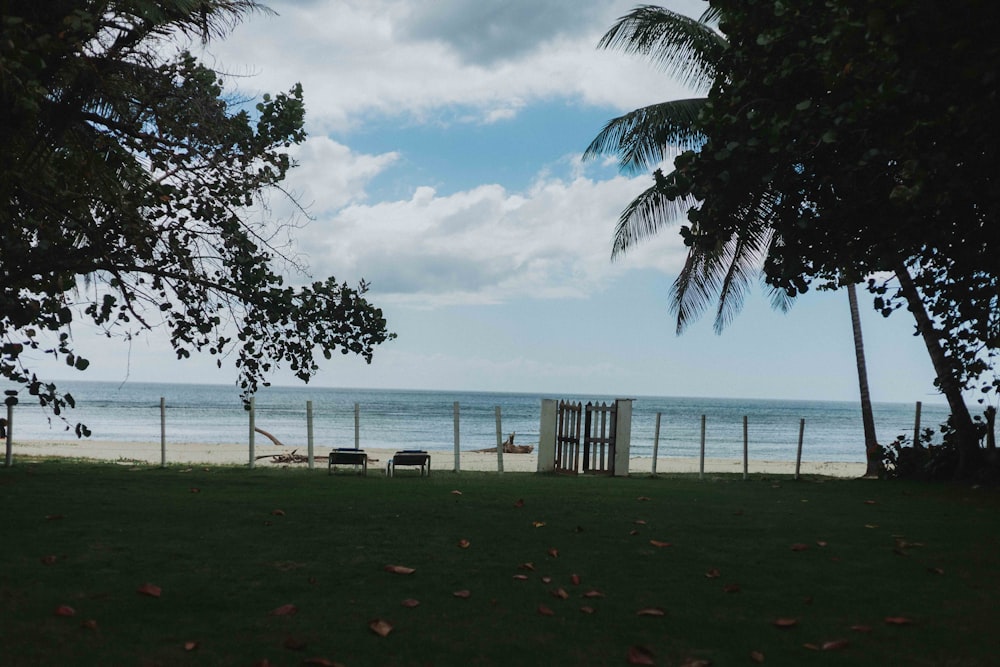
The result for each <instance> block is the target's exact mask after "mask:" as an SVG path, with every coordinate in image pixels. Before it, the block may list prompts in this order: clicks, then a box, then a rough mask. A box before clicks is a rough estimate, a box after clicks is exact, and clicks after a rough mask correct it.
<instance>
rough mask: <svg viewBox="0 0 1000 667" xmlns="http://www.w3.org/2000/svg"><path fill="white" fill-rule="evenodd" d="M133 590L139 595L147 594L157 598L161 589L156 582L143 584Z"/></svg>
mask: <svg viewBox="0 0 1000 667" xmlns="http://www.w3.org/2000/svg"><path fill="white" fill-rule="evenodd" d="M135 592H136V593H139V594H140V595H148V596H149V597H151V598H158V597H160V594H161V593H162V592H163V591H162V590H161V589H160V587H159V586H157V585H156V584H143V585H142V586H139V588H137V589H136V591H135Z"/></svg>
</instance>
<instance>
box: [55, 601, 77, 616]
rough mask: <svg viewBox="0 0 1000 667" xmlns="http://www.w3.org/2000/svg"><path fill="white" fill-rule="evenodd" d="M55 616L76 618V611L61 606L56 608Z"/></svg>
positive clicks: (64, 605) (65, 605) (66, 606)
mask: <svg viewBox="0 0 1000 667" xmlns="http://www.w3.org/2000/svg"><path fill="white" fill-rule="evenodd" d="M56 616H76V609H73V607H70V606H69V605H68V604H61V605H59V606H58V607H56Z"/></svg>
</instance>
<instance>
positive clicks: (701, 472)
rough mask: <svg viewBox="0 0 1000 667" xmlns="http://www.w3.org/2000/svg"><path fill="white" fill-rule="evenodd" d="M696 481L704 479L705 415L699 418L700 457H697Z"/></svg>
mask: <svg viewBox="0 0 1000 667" xmlns="http://www.w3.org/2000/svg"><path fill="white" fill-rule="evenodd" d="M698 479H705V415H702V416H701V455H700V456H699V457H698Z"/></svg>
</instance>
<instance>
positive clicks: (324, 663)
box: [302, 658, 344, 667]
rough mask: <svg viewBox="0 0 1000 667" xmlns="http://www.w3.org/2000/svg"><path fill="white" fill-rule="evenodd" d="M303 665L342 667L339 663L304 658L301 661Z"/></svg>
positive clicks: (324, 659) (323, 659) (322, 659)
mask: <svg viewBox="0 0 1000 667" xmlns="http://www.w3.org/2000/svg"><path fill="white" fill-rule="evenodd" d="M302 664H303V665H315V667H344V666H343V665H342V664H340V663H339V662H334V661H333V660H328V659H326V658H306V659H305V660H303V661H302Z"/></svg>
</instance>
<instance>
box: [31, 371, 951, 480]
mask: <svg viewBox="0 0 1000 667" xmlns="http://www.w3.org/2000/svg"><path fill="white" fill-rule="evenodd" d="M59 386H60V389H61V390H62V391H69V392H70V393H72V395H73V397H74V398H75V399H76V408H75V409H72V410H68V411H66V412H65V413H64V414H63V415H61V416H54V415H53V414H52V413H51V410H50V409H43V408H40V407H39V406H38V405H37V404H36V403H34V402H33V401H32V399H31V397H30V396H26V395H25V396H22V397H21V399H20V403H19V405H17V406H16V408H15V430H14V433H15V438H16V439H20V440H71V439H75V437H76V436H75V435H74V433H73V431H72V426H74V425H75V424H76V423H77V422H82V423H84V424H86V425H87V427H88V428H89V429H90V430H91V432H92V435H91V437H92V438H94V439H96V440H112V441H136V442H157V443H158V442H160V429H161V416H160V415H161V411H160V400H161V398H162V399H163V401H164V404H165V408H166V409H165V410H164V411H163V412H164V414H165V432H166V437H167V442H168V443H169V442H179V443H184V442H189V443H204V444H219V443H241V442H247V440H248V438H249V413H248V411H247V409H246V407H245V406H244V404H243V401H242V400H241V398H240V395H239V391H238V389H237V388H236V387H235V386H221V385H204V384H159V383H156V384H154V383H138V382H127V383H124V384H118V383H111V382H63V383H60V385H59ZM22 393H24V392H22ZM543 398H551V399H557V400H563V399H565V400H570V401H582V402H584V403H586V402H588V401H593V402H595V403H600V402H610V401H613V400H614V399H615V398H622V397H616V396H592V395H590V396H587V395H575V394H545V395H542V394H530V393H493V392H469V391H418V390H387V389H333V388H323V387H312V386H308V385H305V386H298V387H267V388H263V389H261V390H260V391H259V392H258V393H257V395H256V396H255V397H254V404H255V406H254V407H255V409H254V417H255V425H256V426H257V427H258V428H260V429H262V430H264V431H267V432H268V433H270V434H271V435H273V436H274V437H275V438H277V439H278V440H279V441H281V443H282V444H284V445H287V446H293V447H302V448H303V449H304V448H305V447H306V444H307V438H308V435H307V418H306V403H307V401H310V402H311V403H312V417H313V433H314V443H315V444H316V445H317V446H327V447H353V446H355V443H356V442H357V444H358V445H360V447H361V448H365V447H369V448H385V449H427V450H448V451H451V450H453V448H454V444H455V436H454V432H455V404H456V403H457V404H458V421H459V441H460V446H461V449H462V451H472V450H476V449H485V448H488V447H495V446H496V443H497V435H496V434H497V418H496V412H497V408H499V409H500V430H501V433H502V437H503V438H506V437H507V436H508V435H509V434H511V433H515V434H516V435H515V440H514V444H518V445H534V444H536V443H537V442H538V432H539V416H540V412H541V401H542V399H543ZM626 398H632V400H633V403H632V408H633V411H632V425H631V455H632V456H633V457H635V456H651V455H652V452H653V446H654V440H655V428H656V416H657V413H659V415H660V431H659V440H658V441H657V442H658V451H659V456H661V457H663V456H686V457H695V456H698V453H699V450H700V446H701V421H702V416H704V418H705V451H706V456H708V457H714V458H740V457H742V455H743V418H744V416H746V418H747V433H748V440H749V450H750V457H751V459H753V460H779V461H791V460H794V459H795V454H796V449H797V447H798V441H799V429H800V423H801V420H805V426H804V430H803V432H802V440H803V451H802V458H803V460H806V461H843V462H863V461H864V457H865V454H864V431H863V428H862V424H861V408H860V405H859V404H858V403H853V402H838V401H807V400H772V399H742V398H740V399H737V398H686V397H667V396H636V397H626ZM874 412H875V425H876V431H877V434H878V438H879V441H880V442H881V443H883V444H885V443H888V442H891V441H892V440H894V439H895V438H896V436H898V435H906V436H907V437H912V435H913V427H914V413H915V404H899V403H875V404H874ZM947 415H948V410H947V406H945V405H943V404H937V403H925V404H923V406H922V410H921V425H922V428H924V427H932V428H936V427H937V426H938V425H939V424H941V423H942V422H943V421H944V420H945V419H946V418H947ZM64 419H65V421H64ZM255 441H256V442H257V443H258V446H266V445H268V444H270V442H269V441H268V440H267V439H266V438H264V437H263V436H261V435H259V434H258V435H257V436H256V437H255Z"/></svg>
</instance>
